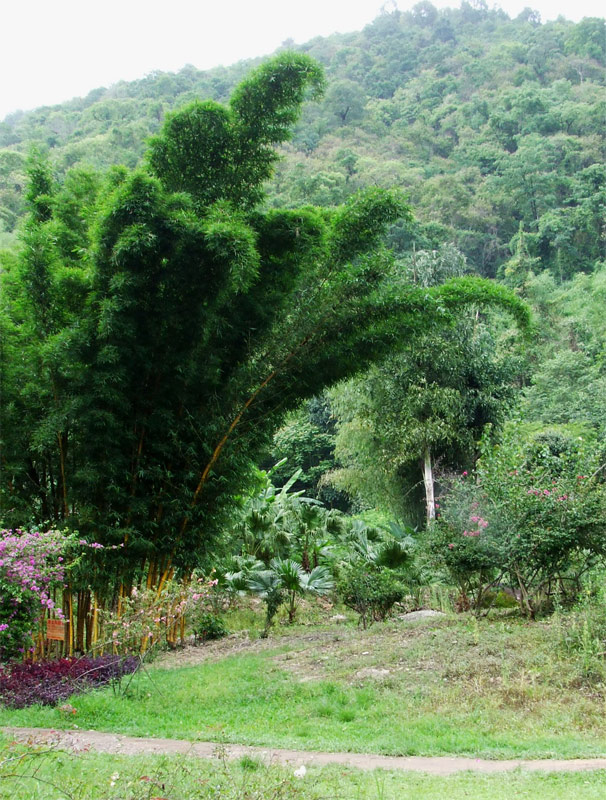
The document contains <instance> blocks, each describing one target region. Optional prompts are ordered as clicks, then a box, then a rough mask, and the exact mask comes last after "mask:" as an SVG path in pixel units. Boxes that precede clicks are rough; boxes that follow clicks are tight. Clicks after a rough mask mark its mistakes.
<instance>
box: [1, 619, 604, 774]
mask: <svg viewBox="0 0 606 800" xmlns="http://www.w3.org/2000/svg"><path fill="white" fill-rule="evenodd" d="M567 624H568V622H567V621H562V620H561V619H560V618H556V619H552V620H551V621H547V622H534V623H533V622H525V621H522V620H519V619H513V618H502V619H495V620H490V619H489V620H479V621H477V620H476V619H475V618H474V617H470V616H464V615H458V616H456V615H453V616H446V617H441V618H430V619H424V620H419V621H417V622H409V621H406V620H399V619H398V620H393V621H390V622H388V623H386V624H381V625H379V624H377V625H374V626H373V627H372V628H371V629H370V630H368V631H363V630H361V629H359V628H357V627H356V626H355V625H349V624H348V625H336V624H334V625H333V626H332V627H331V628H327V627H324V628H323V629H321V630H316V629H315V628H313V627H309V628H303V627H300V628H297V629H294V630H293V629H289V632H288V634H287V635H283V634H284V631H283V630H282V631H281V634H282V635H277V636H276V638H275V639H273V640H270V641H269V642H262V641H256V642H255V641H252V642H245V641H244V642H243V640H242V638H241V637H240V638H235V639H233V640H226V641H225V640H224V641H223V642H222V643H220V644H218V645H215V646H209V647H201V648H199V649H198V650H197V651H192V650H190V651H189V652H188V653H185V654H183V655H182V656H181V655H179V654H178V653H177V654H173V655H172V656H171V657H170V662H168V663H166V662H165V663H164V665H163V666H162V664H156V665H152V666H150V667H148V668H147V669H146V670H144V671H142V672H140V673H138V674H137V675H136V676H135V677H134V679H133V680H132V682H131V683H130V684H129V686H128V688H127V689H125V684H123V686H122V692H121V693H119V692H118V693H114V692H112V690H111V689H105V690H100V691H95V692H91V693H90V694H87V695H81V696H74V697H73V698H72V699H71V700H70V702H71V704H72V706H73V707H74V708H75V709H76V713H75V714H73V713H66V712H65V711H62V710H61V709H60V708H56V709H54V708H48V707H31V708H28V709H23V710H20V711H11V710H8V709H4V710H2V711H0V725H4V726H11V725H12V726H19V725H23V726H37V727H50V728H69V727H73V726H74V725H76V726H79V727H80V728H84V729H95V730H99V731H110V732H116V733H124V734H130V735H135V736H151V737H167V738H179V739H191V740H208V741H215V742H226V743H227V742H230V743H242V744H252V745H263V746H272V747H287V748H293V749H299V750H329V751H350V752H361V753H364V752H368V753H383V754H387V755H454V754H460V755H471V756H474V757H484V758H492V759H499V758H550V757H559V758H575V757H591V756H603V755H604V754H606V713H605V712H606V699H605V691H606V689H605V687H604V684H603V683H602V682H601V679H600V678H599V676H596V675H593V676H587V675H586V674H585V673H584V671H583V670H584V668H583V661H582V657H581V655H579V654H576V653H570V652H569V651H568V650H567V649H566V648H565V647H563V646H562V642H565V641H566V639H567V635H566V629H565V626H566V625H567ZM235 649H237V652H234V650H235ZM192 653H193V658H194V659H197V660H199V661H200V663H197V664H194V665H192V664H191V658H192ZM186 657H187V659H189V665H188V666H182V667H180V666H178V665H179V664H180V662H182V661H183V660H184V659H185V658H186Z"/></svg>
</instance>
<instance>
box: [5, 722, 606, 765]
mask: <svg viewBox="0 0 606 800" xmlns="http://www.w3.org/2000/svg"><path fill="white" fill-rule="evenodd" d="M1 730H2V732H3V733H5V734H6V735H7V736H10V737H12V738H13V739H16V740H18V741H22V742H29V743H32V744H36V745H42V744H43V745H45V746H52V747H56V748H57V749H61V750H70V751H72V752H85V751H93V752H99V753H114V754H122V755H142V754H158V755H160V754H164V755H176V754H179V753H181V754H185V755H189V756H194V757H196V758H214V757H217V756H221V757H226V758H229V759H233V758H242V756H249V757H253V758H260V759H262V760H263V761H265V762H267V763H274V764H287V765H290V766H294V767H299V766H301V765H303V764H304V765H305V766H306V767H310V766H316V767H319V766H324V765H326V764H344V765H346V766H349V767H356V768H357V769H377V768H380V769H392V770H408V771H415V772H426V773H429V774H431V775H452V774H453V773H455V772H464V771H465V770H471V771H472V772H482V773H494V772H505V771H508V770H514V769H523V770H528V771H529V772H584V771H587V770H596V769H606V758H585V759H580V758H579V759H571V760H563V759H538V760H536V761H527V760H519V759H517V760H509V761H487V760H485V759H481V758H463V757H455V756H435V757H425V756H379V755H371V754H368V753H320V752H314V751H309V752H304V751H300V750H282V749H279V748H273V747H249V746H245V745H239V744H217V743H215V742H188V741H183V740H179V739H145V738H139V737H135V736H122V735H120V734H114V733H100V732H98V731H58V730H50V729H47V728H2V729H1Z"/></svg>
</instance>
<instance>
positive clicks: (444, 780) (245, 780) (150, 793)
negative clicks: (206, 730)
mask: <svg viewBox="0 0 606 800" xmlns="http://www.w3.org/2000/svg"><path fill="white" fill-rule="evenodd" d="M605 793H606V772H604V771H599V772H586V773H574V774H572V773H549V774H538V773H530V772H523V771H519V770H517V771H515V772H509V773H498V774H493V775H477V774H473V773H470V772H465V773H459V774H457V775H451V776H449V777H435V776H430V775H425V774H423V773H416V772H410V773H407V772H395V771H387V770H385V771H384V770H375V771H373V772H363V771H359V770H355V769H350V768H345V767H343V768H341V767H335V766H332V767H323V768H311V769H308V770H307V772H306V774H305V775H304V776H303V777H297V776H295V775H294V769H292V768H286V767H278V766H267V765H265V764H263V763H261V762H260V761H257V760H255V759H251V758H243V759H241V760H240V761H237V762H227V761H223V760H221V759H220V758H217V759H213V760H212V761H203V760H197V759H194V758H190V757H188V756H178V757H176V756H110V755H105V754H95V753H79V754H70V753H62V752H57V751H48V750H35V749H32V748H26V747H21V746H19V747H18V748H15V747H12V746H10V745H8V744H7V743H6V742H4V744H3V743H2V742H0V798H1V800H14V798H19V800H63V798H67V799H68V800H150V798H166V800H211V799H212V800H214V799H215V798H217V799H218V798H221V800H270V799H271V800H327V798H330V799H331V800H371V798H372V800H412V798H414V800H435V798H437V797H447V798H449V800H463V798H465V800H469V799H470V798H473V800H511V798H525V797H527V798H533V799H534V800H565V799H566V800H568V799H569V798H571V797H578V798H583V800H594V799H595V800H598V798H599V799H600V800H602V798H603V797H604V795H605Z"/></svg>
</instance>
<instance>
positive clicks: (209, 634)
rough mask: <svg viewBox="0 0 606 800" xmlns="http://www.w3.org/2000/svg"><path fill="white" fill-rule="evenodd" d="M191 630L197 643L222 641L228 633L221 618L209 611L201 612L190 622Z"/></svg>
mask: <svg viewBox="0 0 606 800" xmlns="http://www.w3.org/2000/svg"><path fill="white" fill-rule="evenodd" d="M192 630H193V632H194V635H195V637H196V640H197V641H201V642H208V641H210V640H211V639H222V638H223V637H224V636H227V634H228V633H229V631H228V630H227V628H226V627H225V623H224V622H223V620H222V618H221V617H219V616H217V615H216V614H213V613H212V612H210V611H201V612H200V613H198V614H196V616H195V617H194V619H193V620H192Z"/></svg>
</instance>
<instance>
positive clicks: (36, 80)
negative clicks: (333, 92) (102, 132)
mask: <svg viewBox="0 0 606 800" xmlns="http://www.w3.org/2000/svg"><path fill="white" fill-rule="evenodd" d="M395 2H397V6H398V7H399V8H400V9H402V10H406V9H409V8H412V6H414V5H415V3H416V2H417V0H395ZM433 3H434V5H435V6H437V7H438V8H444V7H447V6H455V7H458V5H459V0H450V1H449V0H433ZM384 4H385V0H298V1H297V2H293V0H227V2H225V0H162V2H158V1H157V0H104V2H103V3H101V2H98V0H97V1H96V2H92V0H53V2H50V0H11V2H10V3H9V4H5V5H4V7H3V9H2V27H3V36H2V45H1V46H0V76H1V83H0V120H1V119H3V118H4V117H5V116H6V114H9V113H10V112H12V111H15V110H17V109H24V110H27V109H30V108H35V107H38V106H41V105H51V104H54V103H61V102H63V101H65V100H69V99H70V98H72V97H76V96H81V95H86V94H88V92H89V91H90V90H91V89H95V88H97V87H99V86H109V85H110V84H112V83H115V82H116V81H119V80H134V79H136V78H141V77H143V76H144V75H146V74H148V73H149V72H152V71H154V70H163V71H177V70H179V69H181V67H183V66H184V65H185V64H193V65H194V66H196V67H198V68H200V69H208V68H209V67H213V66H217V65H218V64H225V65H228V64H232V63H233V62H235V61H238V60H240V59H243V58H251V57H254V56H260V55H265V54H268V53H271V52H272V51H273V50H275V49H276V47H278V46H279V45H280V44H281V43H282V42H283V41H284V40H285V39H288V38H292V39H294V40H295V42H297V43H301V42H306V41H308V40H309V39H311V38H313V37H314V36H326V35H329V34H331V33H334V32H335V31H339V32H341V33H345V32H348V31H354V30H359V29H360V28H362V27H363V26H364V25H366V24H367V23H368V22H371V21H372V20H373V19H374V18H375V17H376V16H377V15H378V14H379V13H380V11H381V8H382V6H383V5H384ZM488 4H489V6H491V5H492V2H491V0H488ZM386 5H387V8H389V9H391V8H393V7H394V0H387V4H386ZM497 5H499V6H500V7H501V8H503V9H504V10H505V11H506V12H507V13H508V14H509V15H510V16H516V15H517V14H518V13H519V12H520V11H521V10H522V9H523V8H524V7H525V6H530V7H531V8H534V9H536V10H538V11H539V12H540V13H541V17H542V19H543V20H544V21H546V20H549V19H556V18H557V17H558V16H559V15H562V16H564V17H566V18H567V19H571V20H575V21H577V20H579V19H581V18H582V17H589V16H600V17H603V16H604V15H605V11H604V0H535V2H533V1H532V0H501V2H499V3H497Z"/></svg>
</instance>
